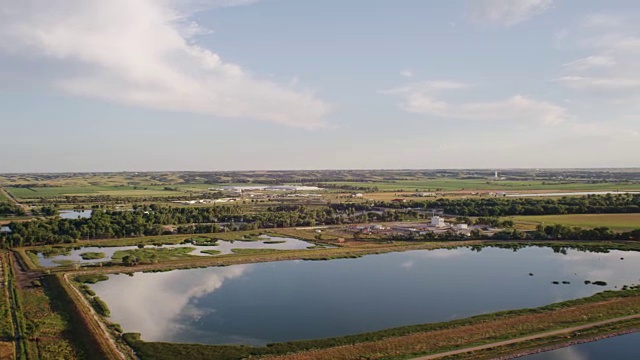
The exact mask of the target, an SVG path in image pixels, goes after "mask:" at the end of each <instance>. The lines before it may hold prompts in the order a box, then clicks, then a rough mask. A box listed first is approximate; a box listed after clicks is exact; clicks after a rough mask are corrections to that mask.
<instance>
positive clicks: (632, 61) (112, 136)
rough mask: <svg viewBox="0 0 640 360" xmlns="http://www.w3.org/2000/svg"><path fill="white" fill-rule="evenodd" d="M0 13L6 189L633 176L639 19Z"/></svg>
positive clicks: (278, 9)
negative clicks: (92, 179) (93, 181)
mask: <svg viewBox="0 0 640 360" xmlns="http://www.w3.org/2000/svg"><path fill="white" fill-rule="evenodd" d="M0 5H1V6H0V8H1V9H2V10H0V125H1V126H0V132H2V141H1V142H0V153H1V154H2V156H1V157H0V172H36V171H43V172H57V171H121V170H128V171H144V170H244V169H330V168H352V169H361V168H494V167H498V168H506V167H534V168H542V167H637V166H640V156H638V155H637V154H639V153H640V145H639V144H640V116H639V115H638V114H639V110H640V109H639V106H638V104H640V102H639V101H638V100H640V64H638V63H637V61H636V59H638V58H639V56H640V26H638V25H637V24H638V20H639V19H640V5H639V4H637V2H635V1H607V2H604V1H595V0H593V1H590V0H583V1H558V0H452V1H418V0H415V1H411V0H398V1H389V0H386V1H383V0H376V1H360V0H350V1H333V0H327V1H299V0H297V1H295V0H257V1H251V0H209V1H204V0H175V1H169V0H136V1H129V0H113V1H108V2H107V1H100V0H51V1H47V2H41V1H36V0H24V1H20V2H16V1H9V0H0Z"/></svg>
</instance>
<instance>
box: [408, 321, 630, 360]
mask: <svg viewBox="0 0 640 360" xmlns="http://www.w3.org/2000/svg"><path fill="white" fill-rule="evenodd" d="M638 318H640V314H636V315H629V316H623V317H619V318H615V319H609V320H604V321H598V322H595V323H590V324H585V325H580V326H574V327H570V328H566V329H560V330H554V331H548V332H544V333H540V334H536V335H529V336H524V337H520V338H516V339H511V340H505V341H500V342H497V343H492V344H486V345H479V346H474V347H470V348H465V349H459V350H452V351H447V352H443V353H439V354H432V355H427V356H421V357H417V358H414V359H413V360H430V359H439V358H443V357H445V356H453V355H459V354H464V353H468V352H472V351H479V350H486V349H491V348H494V347H499V346H505V345H511V344H516V343H520V342H524V341H530V340H536V339H540V338H544V337H549V336H555V335H561V334H566V333H570V332H575V331H580V330H585V329H589V328H592V327H596V326H602V325H607V324H611V323H615V322H618V321H625V320H632V319H638Z"/></svg>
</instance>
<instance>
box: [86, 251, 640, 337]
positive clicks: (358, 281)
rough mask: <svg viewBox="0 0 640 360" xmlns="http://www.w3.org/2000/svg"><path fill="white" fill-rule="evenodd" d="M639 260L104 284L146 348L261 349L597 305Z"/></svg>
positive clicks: (397, 266) (395, 265) (116, 316)
mask: <svg viewBox="0 0 640 360" xmlns="http://www.w3.org/2000/svg"><path fill="white" fill-rule="evenodd" d="M621 258H624V260H621ZM638 264H640V253H635V252H621V251H611V252H610V253H608V254H602V253H587V252H581V251H575V250H568V251H567V253H566V255H563V254H561V253H555V252H554V251H553V250H552V249H550V248H534V247H531V248H525V249H522V250H519V251H518V252H514V251H513V250H509V249H496V248H485V249H483V250H482V251H481V252H475V251H473V250H471V249H468V248H458V249H441V250H432V251H427V250H418V251H408V252H404V253H389V254H382V255H370V256H365V257H362V258H358V259H340V260H331V261H284V262H273V263H263V264H245V265H234V266H228V267H218V268H206V269H189V270H175V271H170V272H163V273H135V274H134V276H128V275H109V277H110V280H108V281H104V282H100V283H97V284H95V285H92V288H93V289H94V290H95V291H96V293H97V294H98V295H99V296H100V297H101V298H102V299H104V300H105V301H106V302H107V304H108V306H109V308H110V309H111V321H113V322H115V323H119V324H121V325H122V327H123V329H124V330H125V332H139V333H141V334H142V339H143V340H147V341H169V342H197V343H206V344H228V343H241V344H252V345H261V344H265V343H269V342H279V341H289V340H297V339H311V338H324V337H331V336H341V335H345V334H353V333H360V332H366V331H373V330H380V329H385V328H390V327H396V326H402V325H409V324H419V323H426V322H437V321H447V320H451V319H457V318H464V317H468V316H471V315H476V314H481V313H489V312H495V311H499V310H507V309H518V308H526V307H538V306H542V305H546V304H550V303H553V302H558V301H563V300H568V299H575V298H580V297H585V296H589V295H592V294H594V293H596V292H600V291H603V290H606V289H614V287H616V286H617V287H618V288H620V287H621V286H622V285H625V284H635V283H638V282H639V281H640V280H639V279H640V267H639V266H638ZM530 273H532V274H533V276H531V275H529V274H530ZM585 280H590V281H597V280H599V281H606V282H607V283H608V285H607V286H595V285H585V283H584V281H585ZM552 281H560V282H562V281H569V282H571V283H570V284H559V285H554V284H552Z"/></svg>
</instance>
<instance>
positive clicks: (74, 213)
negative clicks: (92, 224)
mask: <svg viewBox="0 0 640 360" xmlns="http://www.w3.org/2000/svg"><path fill="white" fill-rule="evenodd" d="M92 212H93V210H60V211H58V214H59V215H60V218H62V219H78V218H90V217H91V213H92Z"/></svg>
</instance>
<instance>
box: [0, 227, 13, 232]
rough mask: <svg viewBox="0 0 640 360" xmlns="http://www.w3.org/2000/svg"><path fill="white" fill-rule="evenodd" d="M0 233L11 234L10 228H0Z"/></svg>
mask: <svg viewBox="0 0 640 360" xmlns="http://www.w3.org/2000/svg"><path fill="white" fill-rule="evenodd" d="M0 233H3V234H10V233H11V228H9V227H8V226H3V227H0Z"/></svg>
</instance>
